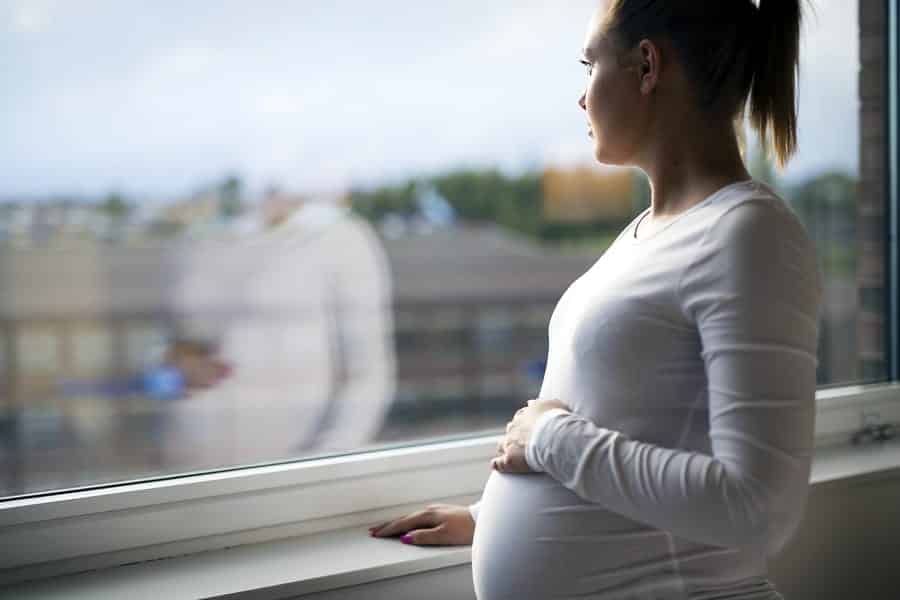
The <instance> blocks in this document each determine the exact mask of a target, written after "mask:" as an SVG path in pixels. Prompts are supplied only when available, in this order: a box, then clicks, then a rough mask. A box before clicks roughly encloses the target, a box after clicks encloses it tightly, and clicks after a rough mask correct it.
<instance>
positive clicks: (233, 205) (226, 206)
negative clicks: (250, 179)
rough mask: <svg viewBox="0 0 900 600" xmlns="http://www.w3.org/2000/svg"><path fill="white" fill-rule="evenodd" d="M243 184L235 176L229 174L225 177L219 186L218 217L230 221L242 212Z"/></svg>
mask: <svg viewBox="0 0 900 600" xmlns="http://www.w3.org/2000/svg"><path fill="white" fill-rule="evenodd" d="M243 190H244V183H243V181H241V178H240V177H239V176H237V175H234V174H231V175H228V176H227V177H225V179H224V180H223V181H222V183H221V184H219V190H218V192H219V216H220V217H222V218H224V219H231V218H234V217H237V216H239V215H240V214H241V213H243V212H244V204H243V198H242V196H243Z"/></svg>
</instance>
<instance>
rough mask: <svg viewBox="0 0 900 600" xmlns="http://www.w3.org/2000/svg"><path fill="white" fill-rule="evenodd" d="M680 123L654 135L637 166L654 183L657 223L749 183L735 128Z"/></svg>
mask: <svg viewBox="0 0 900 600" xmlns="http://www.w3.org/2000/svg"><path fill="white" fill-rule="evenodd" d="M679 121H680V122H679V123H678V124H676V125H674V126H672V127H669V128H668V129H669V130H668V131H658V132H656V133H655V134H654V136H653V139H654V140H657V141H656V142H655V143H654V144H652V147H649V148H648V149H647V151H646V152H645V153H644V156H643V157H642V160H640V161H639V164H638V165H637V166H639V167H640V168H641V169H643V171H644V172H645V173H647V176H648V177H649V179H650V189H651V210H650V214H651V216H652V217H655V218H662V219H667V218H670V217H673V216H675V215H677V214H679V213H681V212H683V211H685V210H687V209H688V208H690V207H691V206H693V205H694V204H697V203H698V202H702V201H703V200H704V199H705V198H707V197H708V196H709V195H711V194H712V193H714V192H715V191H717V190H719V189H721V188H722V187H724V186H726V185H728V184H731V183H734V182H737V181H743V180H747V179H750V174H749V173H748V172H747V169H746V167H745V166H744V162H743V160H742V158H741V154H740V150H739V148H738V142H737V136H736V135H735V132H734V128H733V127H732V126H731V124H730V123H728V124H719V125H710V124H708V123H703V122H702V119H681V120H679ZM690 121H695V122H694V123H693V124H692V123H690Z"/></svg>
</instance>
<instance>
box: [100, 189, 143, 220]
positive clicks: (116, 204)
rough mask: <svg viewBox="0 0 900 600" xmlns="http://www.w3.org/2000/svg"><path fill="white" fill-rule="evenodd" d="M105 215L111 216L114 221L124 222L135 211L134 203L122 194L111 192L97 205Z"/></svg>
mask: <svg viewBox="0 0 900 600" xmlns="http://www.w3.org/2000/svg"><path fill="white" fill-rule="evenodd" d="M97 210H99V211H100V212H101V213H102V214H103V215H105V216H107V217H109V219H110V221H112V222H114V223H122V222H123V221H125V220H127V219H128V217H130V216H131V214H132V213H133V212H134V205H133V204H131V203H130V202H128V201H127V200H126V199H125V197H124V196H122V194H120V193H118V192H110V193H109V194H107V196H106V197H105V198H104V199H103V200H102V201H101V202H100V204H99V205H98V206H97Z"/></svg>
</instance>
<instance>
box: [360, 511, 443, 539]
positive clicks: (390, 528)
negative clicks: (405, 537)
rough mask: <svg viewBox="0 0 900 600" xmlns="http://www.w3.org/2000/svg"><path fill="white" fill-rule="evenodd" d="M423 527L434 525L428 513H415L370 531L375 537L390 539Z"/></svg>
mask: <svg viewBox="0 0 900 600" xmlns="http://www.w3.org/2000/svg"><path fill="white" fill-rule="evenodd" d="M423 525H424V526H426V527H430V526H432V525H434V523H433V522H432V519H431V517H430V516H429V514H428V512H427V511H419V512H414V513H412V514H410V515H407V516H405V517H401V518H399V519H396V520H394V521H388V522H387V523H383V524H382V525H380V526H378V527H376V528H374V529H370V530H369V531H370V532H371V533H372V535H374V536H375V537H388V536H392V535H397V534H398V533H406V532H407V531H409V530H410V529H415V528H416V527H421V526H423Z"/></svg>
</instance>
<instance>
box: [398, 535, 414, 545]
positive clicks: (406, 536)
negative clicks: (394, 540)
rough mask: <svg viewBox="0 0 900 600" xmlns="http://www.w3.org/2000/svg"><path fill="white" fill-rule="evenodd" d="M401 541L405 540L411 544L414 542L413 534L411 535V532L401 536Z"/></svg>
mask: <svg viewBox="0 0 900 600" xmlns="http://www.w3.org/2000/svg"><path fill="white" fill-rule="evenodd" d="M400 541H401V542H403V543H404V544H411V543H412V536H411V535H409V534H406V535H404V536H403V537H401V538H400Z"/></svg>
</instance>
